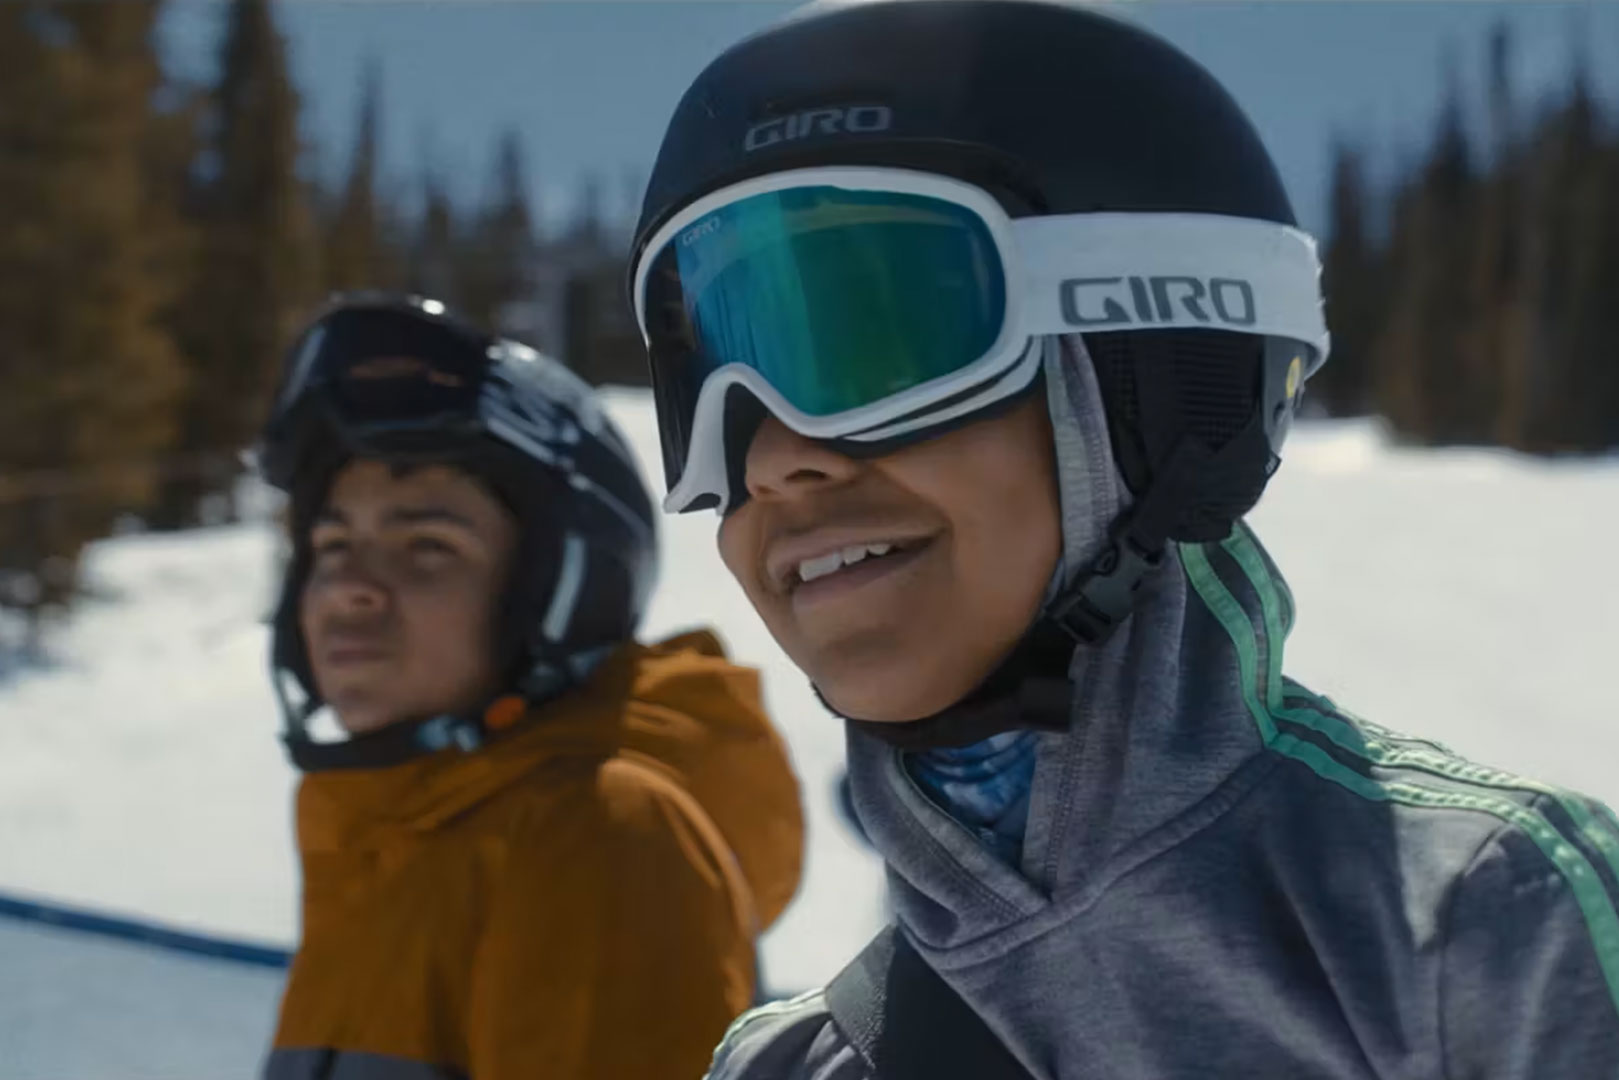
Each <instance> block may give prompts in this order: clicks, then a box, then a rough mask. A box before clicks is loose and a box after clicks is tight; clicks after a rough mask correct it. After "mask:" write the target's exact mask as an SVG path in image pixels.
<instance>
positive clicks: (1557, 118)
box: [1520, 46, 1613, 452]
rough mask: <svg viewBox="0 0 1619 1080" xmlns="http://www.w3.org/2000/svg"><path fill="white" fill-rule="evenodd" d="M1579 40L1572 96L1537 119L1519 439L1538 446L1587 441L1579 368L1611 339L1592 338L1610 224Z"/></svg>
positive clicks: (1607, 299)
mask: <svg viewBox="0 0 1619 1080" xmlns="http://www.w3.org/2000/svg"><path fill="white" fill-rule="evenodd" d="M1576 49H1577V53H1576V59H1575V63H1574V65H1573V77H1572V80H1571V86H1570V88H1569V95H1568V98H1567V100H1566V101H1565V102H1564V103H1563V105H1562V106H1561V107H1559V108H1558V109H1556V110H1555V111H1554V112H1553V113H1552V114H1551V115H1550V116H1549V117H1548V118H1547V120H1546V121H1545V122H1544V123H1543V124H1542V125H1541V128H1540V131H1539V133H1538V138H1537V140H1536V143H1537V145H1536V148H1535V153H1534V159H1535V161H1536V162H1537V163H1538V169H1537V170H1536V176H1535V180H1534V197H1533V206H1532V208H1531V211H1530V212H1531V213H1532V214H1533V215H1534V228H1535V231H1536V233H1537V234H1538V235H1537V240H1538V243H1537V245H1536V251H1535V255H1536V256H1537V266H1536V271H1537V273H1536V276H1535V282H1534V284H1535V288H1534V292H1533V296H1532V302H1533V305H1534V312H1533V317H1534V324H1533V328H1532V353H1531V355H1530V357H1529V371H1528V377H1527V379H1526V380H1525V385H1524V387H1523V392H1524V403H1523V410H1524V422H1523V428H1522V435H1521V440H1520V444H1521V445H1522V447H1523V448H1524V449H1528V450H1533V451H1538V452H1558V451H1565V450H1574V449H1580V448H1583V447H1587V446H1588V445H1589V443H1590V439H1589V437H1588V436H1587V434H1586V429H1587V428H1588V426H1589V424H1588V421H1587V420H1586V419H1585V417H1584V415H1583V413H1584V411H1585V408H1586V401H1585V395H1586V387H1584V386H1583V385H1582V380H1581V374H1580V373H1581V369H1582V368H1585V367H1587V366H1593V365H1591V364H1590V361H1588V360H1587V359H1586V357H1587V356H1588V355H1589V354H1591V353H1593V352H1596V353H1598V354H1599V355H1600V354H1603V353H1606V352H1607V350H1609V349H1611V341H1610V342H1592V341H1590V340H1589V339H1590V335H1591V333H1592V330H1593V327H1594V326H1595V325H1597V324H1600V322H1601V321H1602V319H1601V312H1600V311H1599V310H1597V309H1599V308H1600V307H1603V306H1609V305H1611V304H1612V302H1613V301H1612V297H1611V295H1610V296H1601V295H1598V294H1597V291H1596V290H1597V288H1598V286H1599V281H1598V279H1599V274H1600V271H1599V267H1600V263H1601V254H1600V253H1599V252H1598V251H1597V250H1596V248H1597V246H1598V244H1599V243H1600V240H1601V233H1602V232H1603V230H1604V222H1602V220H1601V215H1602V209H1601V207H1602V202H1603V199H1602V192H1601V191H1600V188H1601V185H1602V183H1603V180H1604V176H1603V173H1604V170H1603V168H1602V165H1601V158H1602V147H1601V143H1600V135H1601V132H1600V117H1599V115H1598V111H1597V106H1596V102H1595V99H1594V97H1593V95H1592V92H1591V86H1590V76H1589V70H1588V64H1587V61H1586V60H1585V59H1584V54H1583V50H1579V49H1578V46H1576ZM1610 355H1611V354H1610ZM1604 362H1607V363H1611V361H1608V360H1606V357H1603V359H1600V360H1598V361H1597V365H1596V366H1599V365H1600V364H1601V363H1604Z"/></svg>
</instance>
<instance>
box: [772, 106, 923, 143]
mask: <svg viewBox="0 0 1619 1080" xmlns="http://www.w3.org/2000/svg"><path fill="white" fill-rule="evenodd" d="M893 126H894V110H893V109H890V108H889V107H888V106H887V105H851V106H849V107H847V108H838V109H808V110H805V111H804V112H796V113H792V114H790V115H787V116H778V117H775V118H773V119H770V120H765V121H762V122H761V123H757V124H754V125H753V126H752V127H750V128H749V129H748V133H747V135H745V136H744V137H743V139H742V149H743V150H744V151H745V152H749V153H751V152H752V151H754V150H762V149H764V148H765V147H767V146H774V145H775V144H776V143H782V142H791V141H792V140H794V139H807V138H809V137H810V136H812V135H844V134H867V133H870V132H875V131H887V130H888V129H889V128H891V127H893Z"/></svg>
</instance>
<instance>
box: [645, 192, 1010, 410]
mask: <svg viewBox="0 0 1619 1080" xmlns="http://www.w3.org/2000/svg"><path fill="white" fill-rule="evenodd" d="M645 300H646V311H647V318H648V324H649V332H650V334H651V336H652V338H653V358H654V364H655V365H656V366H657V367H658V368H659V370H658V371H657V376H658V379H657V381H658V382H659V383H660V385H661V386H662V391H661V393H660V398H661V401H660V404H661V405H668V404H672V403H673V402H676V401H678V402H679V403H680V405H681V406H682V407H681V408H679V409H678V410H677V411H680V412H684V413H686V415H685V416H683V417H681V418H679V419H678V420H676V424H677V426H684V424H689V423H690V420H691V416H690V412H689V411H688V410H690V409H692V408H695V404H696V400H697V395H698V393H699V392H700V390H701V388H702V383H703V382H704V380H706V379H707V378H708V376H709V375H710V374H712V373H713V372H714V371H715V370H717V369H719V368H721V367H725V366H727V365H731V364H741V365H745V366H746V367H749V368H752V369H753V370H754V371H756V372H758V373H759V375H761V376H762V377H763V378H764V379H765V381H767V382H768V383H769V385H770V386H771V387H773V388H774V389H775V390H776V391H777V392H778V393H780V394H781V395H782V397H784V398H785V399H786V400H787V401H788V402H789V403H790V404H791V405H792V406H793V407H794V408H796V409H798V410H800V411H801V412H803V413H806V414H808V415H810V416H830V415H835V414H837V413H841V412H846V411H849V410H851V409H856V408H859V407H861V406H865V405H870V404H872V403H874V402H878V401H881V400H883V399H884V398H887V397H889V396H890V395H893V394H896V393H899V392H901V391H904V390H908V389H910V388H912V387H915V386H918V385H921V384H923V383H926V382H930V381H932V380H934V379H937V378H940V377H942V376H945V375H950V374H952V373H954V372H956V371H960V370H961V369H962V368H964V367H967V366H968V365H970V364H972V363H973V362H974V361H976V360H978V359H980V358H981V357H983V356H984V355H985V354H986V353H987V352H988V351H989V349H990V347H991V346H992V345H993V344H994V343H995V341H996V339H997V338H998V337H999V336H1000V333H1001V329H1002V323H1003V321H1004V319H1005V315H1006V277H1005V273H1004V269H1003V267H1002V264H1001V259H1000V255H999V253H998V251H997V249H996V246H995V242H994V238H993V237H992V235H991V233H990V231H989V228H988V226H987V225H986V224H985V223H984V221H983V220H982V219H981V218H980V217H979V216H978V215H977V214H975V213H974V212H972V211H971V210H968V209H967V208H965V207H962V206H958V205H956V204H955V203H951V202H947V201H945V200H942V199H936V198H930V197H926V196H920V195H907V194H898V193H893V192H880V191H854V190H849V189H845V188H836V187H826V186H817V187H803V188H793V189H790V190H786V191H780V192H771V193H767V194H761V195H755V196H751V197H749V198H745V199H742V200H739V201H738V202H735V203H732V204H730V205H729V206H726V207H723V208H721V209H719V210H717V211H715V212H714V213H712V214H709V215H707V216H706V217H704V218H702V219H700V220H698V221H696V222H694V223H693V224H691V225H690V226H688V227H687V228H685V229H683V230H681V232H680V233H679V234H678V235H677V236H676V237H675V238H674V239H673V240H672V241H671V242H670V243H669V244H668V245H667V246H666V247H665V249H664V250H663V251H662V252H659V253H658V254H657V255H656V257H655V262H654V264H653V266H652V268H651V271H650V273H649V274H648V278H647V285H646V297H645ZM667 419H671V420H672V419H675V418H673V417H669V418H667ZM681 441H684V440H681Z"/></svg>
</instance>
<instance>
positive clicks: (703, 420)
mask: <svg viewBox="0 0 1619 1080" xmlns="http://www.w3.org/2000/svg"><path fill="white" fill-rule="evenodd" d="M632 281H633V290H634V293H633V299H634V304H635V316H636V321H637V323H638V325H639V327H640V329H641V333H642V336H643V338H644V339H645V341H646V344H647V349H648V352H649V355H650V358H651V363H652V381H653V388H654V394H655V398H656V402H657V410H658V425H659V430H660V434H661V436H662V442H663V455H664V470H665V474H666V478H667V481H668V485H669V493H668V496H667V497H666V498H665V499H664V509H665V510H666V511H670V512H683V511H686V510H693V509H700V508H704V507H717V508H719V509H721V510H722V511H723V510H724V509H726V508H727V507H729V506H730V505H731V504H732V503H733V498H732V493H731V490H730V488H731V486H732V483H733V482H734V480H735V478H736V477H738V476H739V475H740V469H739V468H737V461H736V460H735V459H737V458H739V457H740V456H741V455H744V454H745V453H746V450H747V447H746V446H745V445H744V446H727V445H726V439H727V410H728V405H727V401H728V398H729V397H730V392H731V391H732V390H733V389H736V388H741V389H745V390H746V391H747V392H748V393H750V394H752V395H753V397H755V398H756V399H757V400H758V401H759V402H760V403H761V404H763V406H764V407H765V408H767V409H768V410H769V411H770V412H771V413H772V414H774V415H775V416H776V417H777V418H778V419H780V420H781V422H782V423H784V424H786V425H787V426H788V427H789V428H791V429H793V430H794V431H796V432H798V433H799V434H801V435H804V436H805V437H807V438H812V439H820V440H837V441H840V442H843V443H845V444H846V445H853V446H857V445H859V444H862V443H864V444H877V445H881V444H887V443H890V442H893V441H894V440H902V439H904V438H905V437H907V436H914V435H916V434H918V433H925V432H927V431H929V430H931V429H933V428H937V427H939V426H941V425H944V424H948V423H950V422H951V421H954V420H959V419H960V418H962V417H965V416H969V415H971V414H973V413H975V412H977V411H979V410H982V409H984V408H986V407H987V406H990V405H992V404H994V403H996V402H998V401H1001V400H1004V399H1005V398H1007V397H1010V396H1011V395H1013V394H1016V393H1017V392H1018V391H1020V390H1022V389H1024V388H1025V387H1027V386H1028V385H1029V384H1030V383H1031V382H1032V381H1033V380H1034V378H1035V375H1036V374H1037V373H1038V371H1039V365H1040V350H1039V349H1038V348H1034V347H1032V342H1033V341H1034V339H1037V338H1039V337H1041V336H1044V335H1050V334H1066V333H1087V332H1098V331H1120V330H1161V329H1167V328H1200V329H1214V330H1229V331H1235V332H1240V333H1245V334H1256V335H1263V336H1274V337H1282V338H1288V339H1291V340H1293V341H1296V342H1299V343H1300V345H1301V346H1302V347H1303V351H1304V352H1305V353H1306V354H1307V356H1308V360H1307V363H1306V370H1305V371H1303V372H1301V374H1302V375H1306V376H1307V375H1309V374H1310V373H1312V372H1313V371H1314V370H1315V368H1317V367H1319V366H1320V364H1321V363H1322V362H1323V361H1325V359H1326V355H1327V350H1328V337H1327V330H1326V324H1325V321H1324V318H1323V313H1322V303H1321V293H1320V263H1319V260H1318V258H1317V255H1316V246H1315V242H1314V241H1313V240H1312V239H1311V238H1310V237H1309V236H1308V235H1307V234H1305V233H1303V232H1301V231H1299V230H1298V229H1294V228H1290V227H1288V226H1284V225H1279V224H1276V223H1274V222H1269V221H1257V220H1253V219H1248V218H1236V217H1225V216H1219V215H1211V214H1184V213H1096V214H1063V215H1048V216H1039V217H1022V218H1016V219H1014V218H1012V217H1010V216H1009V215H1008V214H1007V212H1006V210H1005V209H1004V208H1003V207H1002V206H1001V205H1000V204H999V203H998V202H996V201H995V199H993V198H992V197H991V196H990V195H989V194H988V193H986V192H985V191H983V190H982V189H980V188H977V187H974V186H972V185H970V184H967V183H963V182H961V181H958V180H953V179H950V178H948V177H944V176H940V175H937V174H933V173H922V172H915V171H911V170H905V169H891V168H868V167H819V168H808V169H796V170H791V171H788V172H780V173H772V174H770V175H768V176H762V177H758V178H755V179H751V180H744V181H742V182H740V183H737V184H733V185H731V186H729V187H725V188H722V189H720V190H718V191H716V192H714V193H712V194H710V195H708V196H705V197H704V198H702V199H699V200H698V201H696V202H694V203H693V204H692V205H690V206H688V207H686V208H685V209H684V210H682V211H681V212H680V213H678V214H676V215H675V216H674V217H673V218H671V219H670V220H669V221H668V222H667V223H665V224H664V225H663V226H662V228H660V229H659V230H658V231H657V232H656V233H654V234H653V236H652V237H651V239H650V240H649V241H648V243H647V244H646V245H645V247H644V248H643V249H642V250H641V253H640V256H639V258H638V260H637V262H636V264H635V268H634V275H633V278H632Z"/></svg>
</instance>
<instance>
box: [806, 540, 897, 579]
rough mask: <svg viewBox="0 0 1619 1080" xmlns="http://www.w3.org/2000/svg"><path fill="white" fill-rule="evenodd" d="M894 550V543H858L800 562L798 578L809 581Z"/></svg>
mask: <svg viewBox="0 0 1619 1080" xmlns="http://www.w3.org/2000/svg"><path fill="white" fill-rule="evenodd" d="M893 550H894V545H893V544H856V545H854V546H852V547H846V548H844V549H843V550H842V551H834V552H831V553H829V554H826V555H822V556H821V557H820V558H818V559H805V560H804V561H803V562H801V563H799V564H798V579H799V580H800V581H802V582H805V583H808V582H811V581H814V580H815V579H816V578H824V577H826V576H827V575H828V574H835V573H837V572H838V571H839V570H841V569H843V568H844V567H845V566H853V565H854V564H855V563H857V562H861V561H863V560H865V559H867V558H881V557H882V556H884V555H887V554H888V553H889V552H890V551H893Z"/></svg>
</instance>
